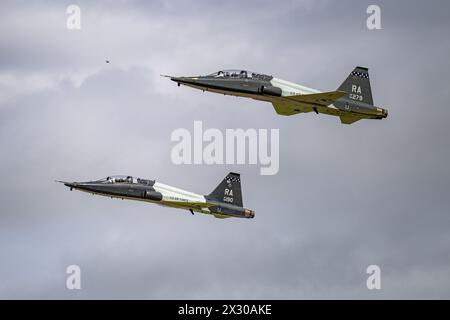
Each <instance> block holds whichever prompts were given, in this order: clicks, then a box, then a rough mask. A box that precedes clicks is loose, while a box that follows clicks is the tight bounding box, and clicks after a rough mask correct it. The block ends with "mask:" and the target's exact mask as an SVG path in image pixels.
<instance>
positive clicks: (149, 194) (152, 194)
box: [144, 190, 162, 201]
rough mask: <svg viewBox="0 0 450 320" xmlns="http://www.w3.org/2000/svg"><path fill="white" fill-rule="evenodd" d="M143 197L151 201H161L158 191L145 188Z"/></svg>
mask: <svg viewBox="0 0 450 320" xmlns="http://www.w3.org/2000/svg"><path fill="white" fill-rule="evenodd" d="M144 198H145V199H149V200H153V201H161V200H162V194H161V193H160V192H156V191H150V190H146V191H144Z"/></svg>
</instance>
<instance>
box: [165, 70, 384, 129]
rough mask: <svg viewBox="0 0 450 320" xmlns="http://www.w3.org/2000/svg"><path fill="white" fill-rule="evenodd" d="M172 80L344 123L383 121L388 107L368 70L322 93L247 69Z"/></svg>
mask: <svg viewBox="0 0 450 320" xmlns="http://www.w3.org/2000/svg"><path fill="white" fill-rule="evenodd" d="M166 77H170V79H171V80H173V81H175V82H177V83H178V86H180V85H186V86H189V87H193V88H196V89H200V90H203V91H208V92H215V93H221V94H225V95H233V96H239V97H247V98H252V99H256V100H261V101H266V102H270V103H272V105H273V107H274V108H275V111H276V112H277V113H278V114H280V115H284V116H290V115H294V114H298V113H305V112H312V111H313V112H315V113H317V114H319V113H322V114H327V115H333V116H338V117H339V118H340V120H341V122H342V123H344V124H351V123H353V122H355V121H358V120H361V119H383V118H386V117H387V115H388V111H387V110H386V109H384V108H380V107H376V106H374V104H373V99H372V91H371V88H370V81H369V72H368V69H367V68H364V67H356V68H355V69H354V70H353V71H352V72H351V73H350V75H349V76H348V77H347V79H346V80H345V81H344V82H343V83H342V85H341V86H340V87H339V88H338V90H337V91H331V92H320V91H318V90H315V89H311V88H308V87H305V86H302V85H299V84H296V83H292V82H289V81H285V80H282V79H278V78H275V77H273V76H269V75H265V74H261V73H255V72H250V71H246V70H223V71H218V72H215V73H212V74H209V75H206V76H196V77H172V76H166Z"/></svg>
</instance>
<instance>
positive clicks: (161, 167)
mask: <svg viewBox="0 0 450 320" xmlns="http://www.w3.org/2000/svg"><path fill="white" fill-rule="evenodd" d="M373 3H376V4H378V5H380V7H381V10H382V30H376V31H369V30H368V29H367V28H366V18H367V14H366V8H367V6H368V5H369V4H373ZM69 4H78V5H79V6H80V7H81V19H82V20H81V26H82V29H81V30H79V31H69V30H67V28H66V18H67V16H68V15H67V14H66V7H67V6H68V5H69ZM449 9H450V4H449V3H448V1H428V2H425V1H423V2H422V1H421V2H418V1H368V2H367V1H324V0H319V1H317V0H316V1H312V0H311V1H294V0H292V1H222V2H217V1H214V2H212V1H152V2H147V1H117V2H114V3H112V2H110V1H99V2H96V3H95V4H94V3H93V2H92V1H58V2H55V1H33V2H30V1H2V2H1V4H0V30H1V32H0V145H1V150H2V154H1V157H0V170H1V176H2V179H3V183H1V184H0V197H1V198H0V199H1V201H0V297H1V298H68V299H71V298H193V299H195V298H289V299H291V298H344V299H346V298H364V299H366V298H367V299H372V298H373V299H377V298H450V251H449V244H450V232H449V229H450V197H449V190H450V186H449V183H450V182H449V181H450V170H449V167H448V163H449V162H450V154H449V152H450V151H449V150H450V142H449V141H450V140H449V133H450V126H449V125H448V122H449V119H450V107H449V105H448V104H449V101H450V93H449V85H450V83H449V80H448V79H449V78H448V75H449V74H450V67H449V66H450V65H449V63H448V57H449V56H450V42H449V40H448V35H449V34H450V21H449V19H448V14H449V11H450V10H449ZM106 59H108V60H110V61H111V63H110V64H106V63H105V60H106ZM356 65H363V66H367V67H369V68H370V72H371V82H372V90H373V94H374V100H375V103H376V104H377V105H380V106H386V107H387V108H388V109H389V117H388V118H387V119H386V120H383V121H360V122H357V123H355V124H354V125H351V126H344V125H341V124H340V122H339V119H338V118H334V117H326V116H317V115H315V114H304V115H297V116H293V117H280V116H277V115H276V114H275V112H274V111H273V109H272V107H271V105H270V104H264V103H260V102H256V101H251V100H245V99H237V98H232V97H224V96H220V95H212V94H203V93H201V92H200V91H197V90H191V89H189V88H186V87H181V88H178V87H177V86H176V85H175V84H174V83H173V82H171V81H169V80H168V79H166V78H161V77H159V75H160V74H173V75H195V74H205V73H210V72H214V71H217V70H218V69H225V68H242V69H250V70H256V71H260V72H263V73H268V74H273V75H275V76H277V77H279V78H282V79H286V80H290V81H294V82H297V83H301V84H303V85H306V86H310V87H314V88H317V89H321V90H334V89H336V88H337V87H338V86H339V84H340V83H341V82H342V81H343V80H344V79H345V78H346V77H347V75H348V73H349V72H350V71H351V70H352V69H353V68H354V67H355V66H356ZM194 120H202V121H203V125H204V127H205V128H220V129H222V130H224V129H226V128H267V129H271V128H279V129H280V171H279V173H278V174H277V175H274V176H261V175H260V174H259V167H258V166H255V165H247V166H245V165H235V166H226V165H216V166H207V165H191V166H189V165H184V166H176V165H174V164H172V162H171V160H170V151H171V149H172V147H173V145H174V143H172V142H171V141H170V134H171V133H172V131H173V130H175V129H176V128H188V129H190V130H192V128H193V121H194ZM231 170H234V171H238V172H240V173H241V174H242V181H243V185H242V187H243V190H244V194H243V196H244V204H245V205H246V206H247V207H250V208H253V209H255V210H256V218H255V219H253V220H244V219H242V220H240V219H227V220H219V219H214V218H212V217H210V216H206V215H200V214H199V215H196V216H191V215H190V214H188V213H186V212H184V211H180V210H174V209H170V208H163V207H159V206H154V205H149V204H145V203H139V202H130V201H120V200H111V199H108V198H103V197H93V196H91V195H88V194H85V193H80V192H69V191H68V190H67V189H66V188H65V187H63V186H62V185H59V184H57V183H55V182H54V179H66V180H89V179H95V178H101V177H104V176H107V175H111V174H131V175H136V176H140V177H146V178H154V179H157V180H159V181H161V182H164V183H168V184H171V185H175V186H179V187H182V188H185V189H189V190H192V191H194V192H198V193H201V194H204V193H209V192H210V191H211V190H212V189H213V188H214V187H215V186H216V185H217V184H218V182H219V181H220V180H221V179H222V178H223V177H224V176H225V174H226V173H227V172H228V171H231ZM71 264H77V265H79V266H80V267H81V270H82V290H80V291H75V292H74V291H68V290H66V288H65V281H66V274H65V271H66V267H67V266H68V265H71ZM371 264H377V265H379V266H380V267H381V269H382V290H379V291H369V290H367V288H366V278H367V275H366V273H365V271H366V267H367V266H368V265H371Z"/></svg>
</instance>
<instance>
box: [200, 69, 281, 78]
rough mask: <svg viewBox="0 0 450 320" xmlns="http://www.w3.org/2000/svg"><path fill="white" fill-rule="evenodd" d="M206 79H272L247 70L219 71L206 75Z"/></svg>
mask: <svg viewBox="0 0 450 320" xmlns="http://www.w3.org/2000/svg"><path fill="white" fill-rule="evenodd" d="M207 77H212V78H236V79H261V80H271V79H272V78H273V77H272V76H269V75H266V74H262V73H256V72H252V71H247V70H234V69H230V70H221V71H217V72H214V73H211V74H209V75H207Z"/></svg>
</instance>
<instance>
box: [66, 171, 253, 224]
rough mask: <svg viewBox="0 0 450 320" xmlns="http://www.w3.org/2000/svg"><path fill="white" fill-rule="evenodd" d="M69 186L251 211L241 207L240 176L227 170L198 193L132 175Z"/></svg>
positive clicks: (227, 213)
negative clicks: (207, 191) (214, 184)
mask: <svg viewBox="0 0 450 320" xmlns="http://www.w3.org/2000/svg"><path fill="white" fill-rule="evenodd" d="M58 182H61V183H64V185H66V186H67V187H69V188H70V190H73V189H75V190H80V191H85V192H88V193H92V194H98V195H102V196H107V197H111V198H119V199H130V200H139V201H146V202H151V203H156V204H159V205H162V206H169V207H175V208H180V209H185V210H189V211H190V212H191V213H192V214H194V212H200V213H205V214H212V215H214V217H216V218H230V217H237V218H253V217H254V216H255V212H254V211H253V210H250V209H246V208H244V207H243V203H242V191H241V179H240V175H239V174H238V173H234V172H230V173H229V174H228V175H227V176H226V177H225V179H224V180H223V181H222V182H221V183H220V184H219V185H218V186H217V187H216V188H215V189H214V191H213V192H211V193H210V194H209V195H204V196H203V195H199V194H195V193H193V192H189V191H186V190H182V189H178V188H175V187H172V186H169V185H166V184H162V183H160V182H156V181H154V180H147V179H140V178H135V177H132V176H110V177H107V178H104V179H101V180H96V181H89V182H66V181H58Z"/></svg>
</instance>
